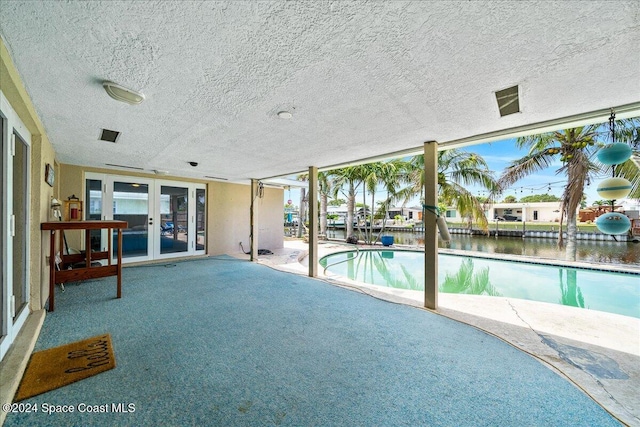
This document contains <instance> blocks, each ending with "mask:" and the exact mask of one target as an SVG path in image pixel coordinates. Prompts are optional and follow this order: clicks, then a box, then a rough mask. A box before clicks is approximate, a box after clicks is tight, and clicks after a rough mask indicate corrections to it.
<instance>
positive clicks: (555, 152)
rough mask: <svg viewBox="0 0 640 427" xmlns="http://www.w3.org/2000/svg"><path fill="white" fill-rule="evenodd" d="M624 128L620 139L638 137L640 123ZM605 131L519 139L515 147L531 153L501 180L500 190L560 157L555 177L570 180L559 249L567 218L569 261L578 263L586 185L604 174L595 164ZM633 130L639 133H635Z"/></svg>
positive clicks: (562, 132) (596, 128) (594, 129)
mask: <svg viewBox="0 0 640 427" xmlns="http://www.w3.org/2000/svg"><path fill="white" fill-rule="evenodd" d="M621 125H622V126H621V131H620V136H621V137H624V135H625V134H624V133H623V131H622V130H624V132H626V135H637V122H635V119H634V120H631V121H623V122H621ZM602 129H603V126H602V125H600V124H597V125H588V126H582V127H578V128H572V129H564V130H558V131H555V132H548V133H543V134H539V135H530V136H525V137H520V138H518V139H517V140H516V146H517V147H519V148H528V149H529V152H528V154H527V155H526V156H524V157H522V158H520V159H517V160H514V161H513V162H512V163H511V165H510V166H509V167H507V168H506V169H505V170H504V172H503V174H502V176H501V177H500V178H499V180H498V183H499V185H500V188H501V189H505V188H508V187H510V186H511V185H513V184H514V183H516V182H517V181H519V180H520V179H522V178H524V177H526V176H528V175H532V174H535V173H537V172H539V171H541V170H543V169H547V168H550V167H552V166H555V162H554V161H555V159H556V157H558V156H559V158H560V161H561V162H562V166H560V168H558V170H557V172H556V174H562V175H565V176H566V177H567V185H566V187H565V189H564V192H563V194H562V198H561V203H562V214H561V221H560V232H559V233H558V246H559V247H563V246H564V240H563V233H562V222H563V221H562V219H563V217H566V221H567V244H566V253H565V258H566V259H567V260H573V261H575V259H576V251H577V246H576V234H577V219H578V215H577V212H578V207H579V206H580V203H581V201H582V200H583V194H584V188H585V185H586V184H588V183H590V182H591V180H592V179H593V178H596V177H598V176H599V174H600V173H601V172H602V171H603V166H602V165H601V164H599V163H597V162H596V161H595V152H596V151H597V149H598V148H600V146H601V145H602V144H598V143H597V139H598V137H599V136H600V137H601V135H602V134H603V133H604V134H608V133H607V132H602ZM633 129H636V130H635V131H634V130H633ZM625 166H626V163H625V165H619V167H620V169H622V168H623V167H625ZM635 170H636V175H635V176H634V177H632V178H633V179H635V181H636V183H637V181H638V175H637V165H636V169H635ZM632 182H633V181H632ZM636 185H639V184H636Z"/></svg>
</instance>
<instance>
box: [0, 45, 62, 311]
mask: <svg viewBox="0 0 640 427" xmlns="http://www.w3.org/2000/svg"><path fill="white" fill-rule="evenodd" d="M0 90H2V93H3V94H4V96H5V97H6V98H7V100H8V101H9V104H11V107H12V108H13V109H14V111H15V112H16V114H17V115H18V117H19V118H20V120H22V122H23V123H24V125H25V126H26V127H27V129H28V130H29V132H30V133H31V162H30V166H31V175H30V188H29V202H30V207H29V209H30V210H29V214H30V217H31V223H30V226H29V233H30V250H29V289H28V292H29V295H30V301H29V308H30V309H31V310H32V311H33V310H37V309H40V308H42V307H43V305H44V302H45V301H46V299H47V298H48V295H49V276H48V274H47V272H48V266H47V264H46V255H47V254H48V248H49V236H48V234H47V233H43V232H41V231H40V223H41V222H44V221H47V220H48V219H49V218H48V215H49V205H50V200H51V198H52V197H54V195H55V194H54V189H55V186H54V187H50V186H49V185H48V184H46V182H45V181H44V171H45V165H46V164H47V163H49V164H51V165H53V164H54V163H55V151H54V150H53V147H52V145H51V143H50V142H49V139H48V138H47V135H46V133H45V131H44V126H42V123H41V122H40V118H39V117H38V115H37V114H36V111H35V108H34V106H33V104H32V103H31V99H30V98H29V95H28V94H27V91H26V90H25V88H24V85H23V84H22V80H21V79H20V76H19V74H18V72H17V70H16V68H15V66H14V64H13V61H12V60H11V57H10V56H9V52H8V51H7V49H6V47H5V45H4V42H2V40H0Z"/></svg>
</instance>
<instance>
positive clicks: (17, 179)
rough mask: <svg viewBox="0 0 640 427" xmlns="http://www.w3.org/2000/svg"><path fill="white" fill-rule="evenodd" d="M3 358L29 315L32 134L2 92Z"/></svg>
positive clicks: (0, 242) (0, 355) (0, 317)
mask: <svg viewBox="0 0 640 427" xmlns="http://www.w3.org/2000/svg"><path fill="white" fill-rule="evenodd" d="M0 128H1V132H0V133H1V134H0V141H1V145H2V150H1V151H0V165H1V167H0V188H1V190H2V191H1V193H2V196H1V197H0V217H1V218H2V225H1V226H0V259H1V264H2V273H1V275H0V303H1V305H0V360H2V358H4V355H5V354H6V352H7V351H8V349H9V347H10V346H11V344H12V343H13V341H14V340H15V337H16V336H17V334H18V332H19V331H20V328H21V327H22V325H23V324H24V322H25V320H26V319H27V316H28V315H29V309H28V306H29V287H28V284H29V266H30V258H29V241H30V233H29V224H30V214H29V212H30V197H29V188H30V185H31V182H30V177H31V167H30V165H31V134H30V133H29V131H28V130H27V128H26V127H25V126H24V124H23V123H22V121H21V120H20V119H19V117H18V115H17V114H16V113H15V111H14V110H13V108H12V107H11V105H10V104H9V102H8V100H7V99H6V98H5V97H4V94H3V93H2V92H1V91H0Z"/></svg>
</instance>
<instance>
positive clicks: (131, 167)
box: [105, 163, 144, 171]
mask: <svg viewBox="0 0 640 427" xmlns="http://www.w3.org/2000/svg"><path fill="white" fill-rule="evenodd" d="M105 165H107V166H114V167H116V168H124V169H135V170H138V171H143V170H144V169H143V168H138V167H135V166H125V165H114V164H113V163H105Z"/></svg>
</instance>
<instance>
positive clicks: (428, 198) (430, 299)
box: [424, 141, 438, 310]
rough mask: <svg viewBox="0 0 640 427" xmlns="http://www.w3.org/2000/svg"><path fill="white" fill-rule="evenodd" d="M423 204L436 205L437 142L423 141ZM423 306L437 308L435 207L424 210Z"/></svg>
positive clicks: (436, 229) (436, 230)
mask: <svg viewBox="0 0 640 427" xmlns="http://www.w3.org/2000/svg"><path fill="white" fill-rule="evenodd" d="M424 204H425V205H427V206H438V143H437V142H435V141H428V142H425V143H424ZM424 306H425V307H426V308H430V309H432V310H435V309H437V308H438V228H437V225H436V214H435V209H433V208H432V207H431V208H430V207H427V208H426V209H425V211H424Z"/></svg>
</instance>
